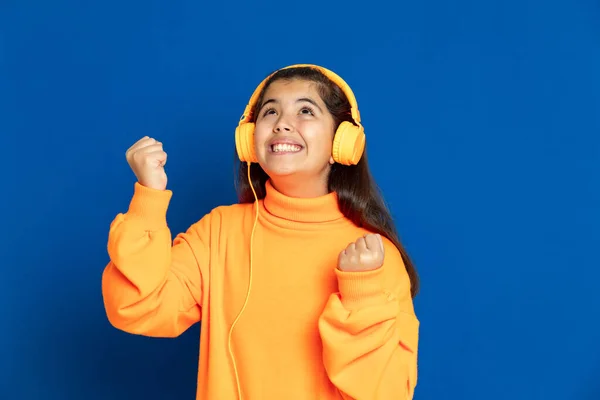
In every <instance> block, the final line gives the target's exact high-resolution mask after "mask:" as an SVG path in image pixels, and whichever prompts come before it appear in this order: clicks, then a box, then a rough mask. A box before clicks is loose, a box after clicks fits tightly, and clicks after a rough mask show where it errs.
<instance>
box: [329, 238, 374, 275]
mask: <svg viewBox="0 0 600 400" xmlns="http://www.w3.org/2000/svg"><path fill="white" fill-rule="evenodd" d="M383 258H384V250H383V241H382V240H381V236H380V235H376V234H367V235H365V236H363V237H361V238H359V239H358V240H357V241H356V242H354V243H350V244H349V245H348V247H346V248H345V249H344V250H342V252H341V253H340V255H339V258H338V269H340V270H342V271H349V272H358V271H371V270H374V269H377V268H379V267H381V266H382V265H383Z"/></svg>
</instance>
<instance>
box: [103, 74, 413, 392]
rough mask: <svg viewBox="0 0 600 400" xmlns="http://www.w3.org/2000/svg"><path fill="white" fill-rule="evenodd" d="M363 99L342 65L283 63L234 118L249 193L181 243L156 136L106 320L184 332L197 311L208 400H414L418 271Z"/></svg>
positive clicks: (123, 221)
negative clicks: (369, 141)
mask: <svg viewBox="0 0 600 400" xmlns="http://www.w3.org/2000/svg"><path fill="white" fill-rule="evenodd" d="M364 139H365V136H364V132H363V128H362V125H361V123H360V117H359V113H358V109H357V105H356V100H355V99H354V95H353V93H352V91H351V90H350V88H349V87H348V85H347V84H346V83H345V82H344V81H343V80H342V79H341V78H340V77H339V76H337V75H335V74H334V73H333V72H331V71H329V70H326V69H325V68H322V67H318V66H314V65H295V66H291V67H286V68H283V69H281V70H279V71H276V72H275V73H274V74H272V75H270V76H269V77H268V78H267V79H265V81H263V82H262V83H261V84H260V85H259V86H258V88H257V89H256V91H255V93H254V94H253V95H252V97H251V99H250V102H249V104H248V106H247V107H246V109H245V112H244V115H243V116H242V119H241V121H240V123H239V126H238V128H237V130H236V149H237V154H238V156H239V159H240V160H241V164H240V169H239V176H238V181H237V189H238V191H239V197H240V202H239V204H235V205H227V206H220V207H217V208H215V209H213V210H212V211H211V212H210V213H208V214H207V215H206V216H204V217H203V218H202V219H201V220H200V221H198V222H196V223H194V224H193V225H192V226H191V227H190V228H189V229H188V230H187V231H186V232H185V233H180V234H179V235H177V236H176V237H175V239H174V240H173V241H172V240H171V239H172V236H171V232H170V230H169V228H168V225H167V221H166V212H167V208H168V205H169V201H170V199H171V196H172V192H171V191H169V190H167V189H166V185H167V176H166V174H165V170H164V165H165V162H166V159H167V155H166V153H165V152H164V150H163V148H162V144H161V143H160V142H158V141H156V140H155V139H152V138H149V137H144V138H142V139H140V140H139V141H138V142H137V143H135V144H134V145H133V146H132V147H131V148H129V149H128V151H127V153H126V156H127V160H128V162H129V165H130V166H131V168H132V170H133V172H134V173H135V175H136V177H137V182H136V183H135V185H134V193H133V197H132V199H131V203H130V206H129V209H128V211H127V212H126V213H121V214H118V215H117V216H116V218H115V220H114V221H113V222H112V224H111V227H110V232H109V238H108V252H109V255H110V263H109V264H108V265H107V266H106V269H105V271H104V273H103V277H102V293H103V296H104V305H105V308H106V313H107V316H108V320H109V321H110V323H111V324H112V325H113V326H114V327H116V328H117V329H120V330H123V331H125V332H129V333H132V334H138V335H146V336H155V337H176V336H178V335H180V334H181V333H183V332H184V331H185V330H186V329H188V328H189V327H190V326H191V325H192V324H194V323H196V322H199V321H202V328H201V337H200V360H199V374H198V381H197V398H198V399H219V400H229V399H240V400H242V399H260V400H262V399H265V400H271V399H290V400H292V399H299V400H300V399H302V400H304V399H321V400H328V399H360V400H363V399H364V400H375V399H381V400H388V399H412V398H413V394H414V390H415V386H416V382H417V344H418V330H419V321H418V319H417V318H416V316H415V313H414V309H413V303H412V299H413V297H414V296H415V294H416V292H417V289H418V278H417V274H416V271H415V268H414V267H413V265H412V263H411V261H410V259H409V258H408V256H407V255H406V252H405V251H404V249H403V247H402V245H401V244H400V242H399V240H398V238H397V235H396V233H395V230H394V224H393V221H392V218H391V216H390V213H389V212H388V210H387V209H386V208H385V205H384V202H383V200H382V198H381V196H380V195H379V193H378V191H377V188H376V185H375V183H374V182H373V179H372V177H371V174H370V172H369V167H368V163H367V157H366V154H364V153H365V152H364V147H365V145H364V143H365V140H364Z"/></svg>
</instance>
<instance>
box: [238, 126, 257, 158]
mask: <svg viewBox="0 0 600 400" xmlns="http://www.w3.org/2000/svg"><path fill="white" fill-rule="evenodd" d="M235 148H236V150H237V153H238V157H239V158H240V161H242V162H249V163H251V162H258V159H257V158H256V152H255V151H254V124H253V123H252V122H248V123H245V124H242V125H240V126H238V127H237V128H235Z"/></svg>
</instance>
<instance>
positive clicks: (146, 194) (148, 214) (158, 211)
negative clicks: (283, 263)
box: [127, 182, 173, 231]
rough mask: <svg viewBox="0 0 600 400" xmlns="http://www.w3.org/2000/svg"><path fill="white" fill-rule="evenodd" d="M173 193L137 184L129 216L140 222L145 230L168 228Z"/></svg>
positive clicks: (128, 212) (130, 204)
mask: <svg viewBox="0 0 600 400" xmlns="http://www.w3.org/2000/svg"><path fill="white" fill-rule="evenodd" d="M172 196H173V192H172V191H170V190H156V189H152V188H149V187H146V186H143V185H141V184H140V183H139V182H136V183H135V186H134V191H133V197H132V199H131V202H130V203H129V210H128V211H127V216H128V217H130V218H135V219H137V220H139V221H140V222H141V223H142V225H143V226H144V228H145V229H146V230H149V231H156V230H159V229H162V228H164V227H166V226H167V209H168V208H169V203H170V201H171V197H172Z"/></svg>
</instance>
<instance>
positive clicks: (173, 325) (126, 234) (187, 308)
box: [102, 187, 201, 336]
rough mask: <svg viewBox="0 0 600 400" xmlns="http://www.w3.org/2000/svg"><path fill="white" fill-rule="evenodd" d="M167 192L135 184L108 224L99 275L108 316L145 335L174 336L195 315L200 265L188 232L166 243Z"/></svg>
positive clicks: (122, 326) (197, 313) (168, 235)
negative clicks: (131, 194)
mask: <svg viewBox="0 0 600 400" xmlns="http://www.w3.org/2000/svg"><path fill="white" fill-rule="evenodd" d="M169 198H170V196H169V195H168V194H167V193H156V192H153V191H148V190H146V189H144V188H139V187H136V193H135V194H134V198H133V199H132V202H131V205H130V209H129V211H128V212H127V213H126V214H119V215H118V216H117V217H116V218H115V220H114V221H113V223H112V224H111V228H110V232H109V240H108V252H109V256H110V259H111V261H110V262H109V264H108V265H107V267H106V268H105V270H104V273H103V275H102V294H103V297H104V304H105V309H106V313H107V316H108V319H109V321H110V322H111V324H112V325H114V326H115V327H117V328H118V329H121V330H124V331H127V332H130V333H135V334H142V335H148V336H177V335H179V334H180V333H181V332H183V331H185V330H186V329H187V328H188V327H189V326H190V325H192V324H193V323H194V322H196V321H198V320H199V319H200V306H199V304H200V294H201V277H200V270H199V266H198V263H197V260H196V257H195V255H194V252H193V251H192V248H191V245H190V243H189V242H190V241H192V240H194V238H193V235H192V234H191V233H189V232H188V233H186V234H182V235H179V236H178V237H177V238H176V239H175V242H174V243H173V244H171V232H170V230H169V228H168V227H167V224H166V218H165V214H166V207H167V204H168V199H169Z"/></svg>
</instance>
